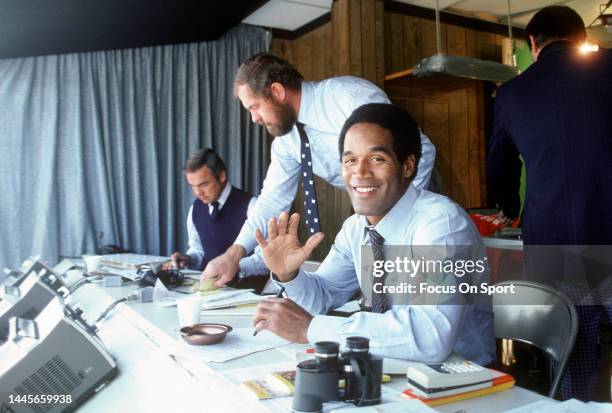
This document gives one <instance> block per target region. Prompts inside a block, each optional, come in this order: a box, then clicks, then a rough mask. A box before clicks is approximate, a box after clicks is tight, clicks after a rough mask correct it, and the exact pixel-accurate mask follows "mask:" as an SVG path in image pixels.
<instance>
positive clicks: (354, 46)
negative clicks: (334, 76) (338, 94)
mask: <svg viewBox="0 0 612 413" xmlns="http://www.w3.org/2000/svg"><path fill="white" fill-rule="evenodd" d="M340 1H349V0H340ZM348 29H349V33H350V47H349V61H350V67H349V71H348V73H350V74H352V75H355V76H362V75H363V74H362V70H361V66H362V57H361V45H362V41H363V39H362V33H361V1H360V0H353V1H352V2H351V4H350V6H349V28H348ZM348 73H347V74H348Z"/></svg>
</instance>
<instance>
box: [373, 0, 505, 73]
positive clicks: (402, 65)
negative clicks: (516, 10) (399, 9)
mask: <svg viewBox="0 0 612 413" xmlns="http://www.w3.org/2000/svg"><path fill="white" fill-rule="evenodd" d="M440 27H441V36H440V37H441V42H440V43H441V48H442V53H445V54H449V55H454V56H469V57H476V58H478V59H483V60H492V61H495V62H501V61H502V60H501V59H502V49H501V45H502V40H503V39H504V36H501V35H499V34H494V33H488V32H480V31H477V30H474V29H470V28H466V27H459V26H453V25H450V24H445V23H442V24H441V25H440ZM435 53H436V24H435V22H434V21H432V20H428V19H423V18H419V17H413V16H404V15H401V14H397V13H390V12H386V13H385V66H386V68H387V71H386V72H387V74H391V73H396V72H400V71H402V70H406V69H407V68H409V67H412V66H414V65H415V64H417V63H419V62H420V61H421V59H423V58H425V57H427V56H431V55H433V54H435Z"/></svg>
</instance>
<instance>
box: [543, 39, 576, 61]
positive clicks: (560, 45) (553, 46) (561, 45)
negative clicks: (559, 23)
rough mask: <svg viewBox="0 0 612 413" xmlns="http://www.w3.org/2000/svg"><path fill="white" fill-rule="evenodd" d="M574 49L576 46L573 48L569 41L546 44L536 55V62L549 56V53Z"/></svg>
mask: <svg viewBox="0 0 612 413" xmlns="http://www.w3.org/2000/svg"><path fill="white" fill-rule="evenodd" d="M575 48H576V46H574V45H573V44H572V43H571V42H570V41H567V40H556V41H554V42H551V43H549V44H547V45H546V46H544V47H543V48H542V50H540V54H539V55H538V61H540V59H542V58H545V57H546V56H548V55H550V54H551V53H555V52H559V51H564V50H572V49H575Z"/></svg>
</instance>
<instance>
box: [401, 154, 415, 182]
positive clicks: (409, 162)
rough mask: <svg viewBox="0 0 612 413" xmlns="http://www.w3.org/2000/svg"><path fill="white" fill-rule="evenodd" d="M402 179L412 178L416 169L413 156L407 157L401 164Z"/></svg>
mask: <svg viewBox="0 0 612 413" xmlns="http://www.w3.org/2000/svg"><path fill="white" fill-rule="evenodd" d="M402 168H403V175H404V178H407V179H408V178H412V177H413V176H412V175H413V174H414V170H415V169H416V159H415V157H414V155H408V157H407V158H406V160H404V163H403V164H402Z"/></svg>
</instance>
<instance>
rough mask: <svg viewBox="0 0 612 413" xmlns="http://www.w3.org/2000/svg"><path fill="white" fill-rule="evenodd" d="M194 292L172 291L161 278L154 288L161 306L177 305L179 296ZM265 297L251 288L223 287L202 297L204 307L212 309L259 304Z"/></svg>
mask: <svg viewBox="0 0 612 413" xmlns="http://www.w3.org/2000/svg"><path fill="white" fill-rule="evenodd" d="M195 294H198V293H193V294H184V293H179V292H176V291H170V290H168V289H167V288H166V286H165V285H164V283H162V282H161V281H160V280H159V279H158V280H157V281H156V282H155V289H154V290H153V302H154V303H155V304H157V305H158V306H160V307H172V306H174V305H176V300H177V299H179V298H184V297H188V296H190V295H195ZM263 299H265V297H263V296H260V295H257V294H253V292H252V291H251V290H238V289H235V288H221V289H218V290H215V291H209V292H207V293H205V294H204V296H203V298H202V309H204V310H212V309H216V308H228V307H237V306H241V305H246V304H257V303H258V302H260V301H261V300H263Z"/></svg>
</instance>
